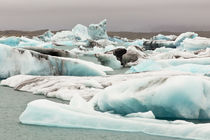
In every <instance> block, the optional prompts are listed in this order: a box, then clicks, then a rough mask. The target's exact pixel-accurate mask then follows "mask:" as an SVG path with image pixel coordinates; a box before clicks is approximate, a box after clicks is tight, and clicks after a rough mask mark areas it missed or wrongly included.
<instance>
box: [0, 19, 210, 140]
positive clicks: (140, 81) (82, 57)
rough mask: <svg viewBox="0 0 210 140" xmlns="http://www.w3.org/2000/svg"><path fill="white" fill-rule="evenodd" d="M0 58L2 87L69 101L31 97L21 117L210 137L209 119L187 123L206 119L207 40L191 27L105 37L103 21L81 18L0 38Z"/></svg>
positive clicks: (209, 85) (209, 112) (209, 91)
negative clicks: (68, 26) (63, 26)
mask: <svg viewBox="0 0 210 140" xmlns="http://www.w3.org/2000/svg"><path fill="white" fill-rule="evenodd" d="M63 47H64V48H66V50H62V49H61V48H63ZM55 48H56V49H55ZM0 64H1V65H2V67H1V68H0V79H5V78H7V79H5V80H2V81H1V85H5V86H10V87H13V88H14V89H16V90H21V91H27V92H31V93H33V94H42V95H45V96H47V97H55V98H59V99H62V100H68V101H70V104H69V105H64V104H59V103H55V102H51V101H48V100H36V101H33V102H31V103H29V104H28V106H27V108H26V110H25V111H24V112H23V113H22V114H21V116H20V118H19V119H20V122H21V123H24V124H34V125H45V126H59V127H75V128H93V129H105V130H117V131H129V132H145V133H148V134H154V135H162V136H170V137H180V138H192V139H208V138H209V137H210V134H209V131H210V125H209V123H206V124H194V123H191V122H187V121H185V120H191V119H192V120H206V119H207V120H209V119H210V39H209V38H204V37H199V36H198V34H196V33H194V32H187V33H182V34H180V35H179V36H176V35H162V34H159V35H157V36H154V37H152V38H151V39H136V40H129V39H126V38H120V37H110V36H108V34H107V31H106V20H103V21H102V22H100V23H99V24H91V25H89V26H88V27H86V26H84V25H81V24H78V25H76V26H75V27H74V28H73V29H72V30H71V31H61V32H56V33H52V32H50V31H47V32H46V33H44V34H43V35H40V36H35V37H33V38H27V37H2V38H0ZM126 69H128V70H127V71H126V72H124V71H125V70H126ZM110 71H113V73H114V72H116V73H117V74H115V75H107V74H108V73H109V72H110ZM119 73H121V74H119ZM82 76H83V77H82ZM159 119H161V120H159ZM168 119H172V120H175V121H169V120H168ZM178 119H181V120H178Z"/></svg>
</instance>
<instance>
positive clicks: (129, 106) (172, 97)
mask: <svg viewBox="0 0 210 140" xmlns="http://www.w3.org/2000/svg"><path fill="white" fill-rule="evenodd" d="M209 97H210V79H209V78H207V77H204V76H203V77H202V76H196V75H187V74H183V75H173V76H163V75H162V76H159V75H156V76H151V77H142V78H139V79H135V80H128V81H125V82H121V83H119V84H117V85H114V86H110V87H108V88H106V89H105V90H103V91H102V92H101V93H100V94H97V96H95V97H94V99H93V100H94V102H95V108H96V109H97V110H100V111H103V112H107V111H108V112H113V113H115V114H121V115H127V114H130V113H137V112H148V111H152V112H153V114H154V115H155V117H156V118H161V119H168V118H170V119H210V104H209V102H210V101H209V99H210V98H209Z"/></svg>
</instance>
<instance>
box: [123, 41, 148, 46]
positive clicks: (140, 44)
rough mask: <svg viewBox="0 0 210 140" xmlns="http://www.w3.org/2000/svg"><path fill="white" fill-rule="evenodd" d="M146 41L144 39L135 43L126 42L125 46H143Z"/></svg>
mask: <svg viewBox="0 0 210 140" xmlns="http://www.w3.org/2000/svg"><path fill="white" fill-rule="evenodd" d="M144 41H145V40H143V39H138V40H135V41H133V42H126V43H125V44H124V45H125V46H143V43H144Z"/></svg>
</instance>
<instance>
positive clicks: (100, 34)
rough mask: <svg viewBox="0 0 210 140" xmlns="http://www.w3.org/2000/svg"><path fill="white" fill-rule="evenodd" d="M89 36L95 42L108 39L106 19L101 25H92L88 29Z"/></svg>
mask: <svg viewBox="0 0 210 140" xmlns="http://www.w3.org/2000/svg"><path fill="white" fill-rule="evenodd" d="M88 34H89V36H90V37H91V39H93V40H99V39H108V35H107V33H106V19H104V20H103V21H101V22H100V23H99V24H90V25H89V27H88Z"/></svg>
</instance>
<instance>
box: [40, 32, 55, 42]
mask: <svg viewBox="0 0 210 140" xmlns="http://www.w3.org/2000/svg"><path fill="white" fill-rule="evenodd" d="M53 36H54V33H52V32H51V31H50V30H48V31H46V32H45V33H44V34H43V35H40V36H38V38H39V39H41V40H42V41H44V42H48V41H51V39H52V37H53Z"/></svg>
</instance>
